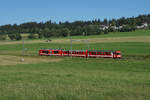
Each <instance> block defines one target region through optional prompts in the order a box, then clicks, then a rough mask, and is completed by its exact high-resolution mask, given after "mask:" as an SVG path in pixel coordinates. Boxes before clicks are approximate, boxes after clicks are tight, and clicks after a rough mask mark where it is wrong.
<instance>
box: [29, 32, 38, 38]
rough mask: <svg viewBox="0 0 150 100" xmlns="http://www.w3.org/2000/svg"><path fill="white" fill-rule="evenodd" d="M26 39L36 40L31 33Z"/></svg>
mask: <svg viewBox="0 0 150 100" xmlns="http://www.w3.org/2000/svg"><path fill="white" fill-rule="evenodd" d="M28 38H29V39H36V35H35V34H33V33H32V34H30V35H29V36H28Z"/></svg>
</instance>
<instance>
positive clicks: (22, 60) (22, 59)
mask: <svg viewBox="0 0 150 100" xmlns="http://www.w3.org/2000/svg"><path fill="white" fill-rule="evenodd" d="M21 62H24V38H23V37H22V58H21Z"/></svg>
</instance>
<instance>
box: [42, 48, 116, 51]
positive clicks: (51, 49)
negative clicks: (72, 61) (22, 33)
mask: <svg viewBox="0 0 150 100" xmlns="http://www.w3.org/2000/svg"><path fill="white" fill-rule="evenodd" d="M40 50H63V51H86V50H67V49H59V48H58V49H46V48H42V49H40ZM88 51H89V52H114V51H112V50H88Z"/></svg>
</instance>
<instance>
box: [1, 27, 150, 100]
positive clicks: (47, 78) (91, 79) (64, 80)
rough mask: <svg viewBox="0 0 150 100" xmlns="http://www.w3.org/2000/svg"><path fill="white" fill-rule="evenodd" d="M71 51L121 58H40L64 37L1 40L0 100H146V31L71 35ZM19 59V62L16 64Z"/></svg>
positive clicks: (149, 63) (149, 53)
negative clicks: (111, 52) (103, 52)
mask: <svg viewBox="0 0 150 100" xmlns="http://www.w3.org/2000/svg"><path fill="white" fill-rule="evenodd" d="M72 39H73V40H79V41H74V42H73V49H74V50H80V49H82V50H85V49H87V47H88V45H87V44H86V43H85V42H84V41H86V40H88V41H89V47H90V49H91V50H120V51H121V52H122V59H106V58H87V59H85V58H75V57H54V56H39V55H38V50H39V49H40V48H54V49H57V48H63V49H70V40H69V38H52V39H51V40H52V41H51V42H46V39H40V40H38V39H35V40H25V46H24V47H25V50H24V56H22V41H10V40H6V41H0V100H150V30H138V31H135V32H125V33H110V34H107V35H97V36H75V37H72ZM21 58H24V62H21V60H20V59H21Z"/></svg>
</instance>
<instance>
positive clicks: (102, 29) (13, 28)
mask: <svg viewBox="0 0 150 100" xmlns="http://www.w3.org/2000/svg"><path fill="white" fill-rule="evenodd" d="M137 29H150V14H147V15H139V16H137V17H129V18H125V17H122V18H119V19H109V20H108V19H104V20H100V19H95V20H91V21H74V22H69V21H66V22H53V21H51V20H49V21H46V22H39V23H37V22H26V23H22V24H19V25H17V24H13V25H11V24H8V25H2V26H0V40H6V38H7V36H8V37H9V39H11V40H21V39H22V36H21V34H29V36H28V38H29V39H34V38H51V37H67V36H77V35H80V36H81V35H83V36H84V35H100V34H108V33H109V32H130V31H135V30H137Z"/></svg>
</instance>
